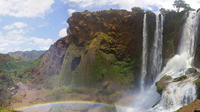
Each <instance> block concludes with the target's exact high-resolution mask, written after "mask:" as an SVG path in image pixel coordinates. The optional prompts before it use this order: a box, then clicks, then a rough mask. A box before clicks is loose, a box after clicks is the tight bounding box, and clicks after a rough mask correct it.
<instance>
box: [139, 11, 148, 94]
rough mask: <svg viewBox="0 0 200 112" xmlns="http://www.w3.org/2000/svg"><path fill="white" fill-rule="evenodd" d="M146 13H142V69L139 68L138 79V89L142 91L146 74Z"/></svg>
mask: <svg viewBox="0 0 200 112" xmlns="http://www.w3.org/2000/svg"><path fill="white" fill-rule="evenodd" d="M146 18H147V17H146V14H144V20H143V50H142V67H141V68H142V69H141V81H140V86H141V87H140V89H141V91H144V86H145V84H144V82H145V77H146V74H147V20H146Z"/></svg>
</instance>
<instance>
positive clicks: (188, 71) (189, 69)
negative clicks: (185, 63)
mask: <svg viewBox="0 0 200 112" xmlns="http://www.w3.org/2000/svg"><path fill="white" fill-rule="evenodd" d="M196 72H197V70H196V69H195V68H188V69H187V71H186V72H185V74H192V73H196Z"/></svg>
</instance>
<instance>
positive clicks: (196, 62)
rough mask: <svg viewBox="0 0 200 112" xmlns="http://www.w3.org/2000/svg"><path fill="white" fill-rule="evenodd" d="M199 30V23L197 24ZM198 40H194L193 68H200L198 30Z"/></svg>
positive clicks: (199, 38) (199, 37) (199, 35)
mask: <svg viewBox="0 0 200 112" xmlns="http://www.w3.org/2000/svg"><path fill="white" fill-rule="evenodd" d="M199 28H200V23H199ZM197 37H198V39H197V40H196V42H197V43H196V53H195V57H194V66H195V67H198V68H200V29H199V30H198V34H197Z"/></svg>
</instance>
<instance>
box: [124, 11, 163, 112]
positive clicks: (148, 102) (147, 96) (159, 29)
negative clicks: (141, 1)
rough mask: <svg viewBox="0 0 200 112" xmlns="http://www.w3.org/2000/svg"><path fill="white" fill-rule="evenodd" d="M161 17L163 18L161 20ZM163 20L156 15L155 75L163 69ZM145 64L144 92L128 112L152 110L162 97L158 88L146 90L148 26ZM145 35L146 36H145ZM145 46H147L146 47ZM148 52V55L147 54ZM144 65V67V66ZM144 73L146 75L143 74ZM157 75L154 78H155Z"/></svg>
mask: <svg viewBox="0 0 200 112" xmlns="http://www.w3.org/2000/svg"><path fill="white" fill-rule="evenodd" d="M160 17H161V18H160ZM145 19H146V16H144V22H146V20H145ZM163 19H164V17H163V16H162V15H156V30H155V36H154V45H153V50H152V51H153V55H152V57H151V58H152V59H151V60H152V64H153V65H152V67H151V69H152V70H151V71H153V73H155V75H156V74H157V73H159V72H160V70H161V67H162V43H163V35H162V33H163ZM143 26H144V27H143V38H145V39H143V56H144V57H143V62H142V78H141V87H143V90H141V91H140V92H139V93H138V94H137V95H136V97H135V98H134V102H133V104H132V108H129V109H128V110H126V111H127V112H142V111H143V112H144V111H146V110H148V109H149V108H151V107H152V106H153V105H154V104H155V102H157V101H158V100H159V97H160V95H159V94H158V93H157V91H156V86H152V87H149V88H145V87H146V85H145V76H146V75H147V72H146V70H147V54H146V53H147V48H145V47H147V43H146V42H147V40H146V39H147V32H146V30H147V26H146V25H145V23H144V25H143ZM144 33H145V34H144ZM144 44H145V45H144ZM145 52H146V53H145ZM144 59H145V60H144ZM143 64H144V65H143ZM143 70H144V72H143ZM143 73H144V74H143ZM155 75H154V76H152V77H153V78H155Z"/></svg>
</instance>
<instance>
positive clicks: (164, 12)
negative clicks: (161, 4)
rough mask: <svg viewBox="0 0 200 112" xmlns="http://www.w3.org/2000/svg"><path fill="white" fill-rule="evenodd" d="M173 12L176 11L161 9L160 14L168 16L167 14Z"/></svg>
mask: <svg viewBox="0 0 200 112" xmlns="http://www.w3.org/2000/svg"><path fill="white" fill-rule="evenodd" d="M172 12H175V11H174V10H169V9H165V8H161V9H160V13H161V14H162V15H167V14H169V13H172Z"/></svg>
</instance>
